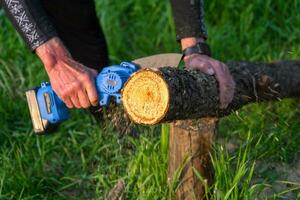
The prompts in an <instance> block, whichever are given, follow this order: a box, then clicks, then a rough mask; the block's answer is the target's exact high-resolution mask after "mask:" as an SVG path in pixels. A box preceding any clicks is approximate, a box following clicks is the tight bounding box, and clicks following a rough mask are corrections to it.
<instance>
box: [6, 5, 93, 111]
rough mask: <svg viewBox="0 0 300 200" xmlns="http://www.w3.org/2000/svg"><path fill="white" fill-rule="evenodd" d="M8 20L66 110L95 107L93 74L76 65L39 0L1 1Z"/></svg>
mask: <svg viewBox="0 0 300 200" xmlns="http://www.w3.org/2000/svg"><path fill="white" fill-rule="evenodd" d="M0 3H1V5H2V6H3V7H4V9H5V11H6V13H7V15H8V17H9V18H10V20H11V21H12V23H13V25H14V26H15V28H16V29H17V30H18V32H19V33H20V35H21V36H22V38H23V39H24V40H25V42H26V43H27V45H28V46H29V48H30V49H31V50H32V51H35V52H36V54H37V55H38V56H39V58H40V59H41V61H42V62H43V64H44V67H45V70H46V72H47V74H48V76H49V79H50V82H51V85H52V88H53V90H54V91H55V92H56V94H57V95H58V96H59V97H60V98H61V99H62V100H63V101H64V102H65V103H66V105H67V106H68V107H69V108H72V107H77V108H87V107H89V106H91V105H94V106H95V105H97V103H98V101H97V98H98V97H97V92H96V88H95V84H94V78H95V76H96V75H97V72H96V70H92V69H89V68H87V67H85V66H83V65H82V64H80V63H78V62H76V61H75V60H74V59H73V58H72V56H71V55H70V53H69V51H68V50H67V48H66V47H65V46H64V44H63V43H62V41H61V40H60V39H59V38H58V37H57V33H56V31H55V28H54V25H53V24H52V23H51V21H50V20H49V19H48V16H47V14H46V13H45V10H44V8H43V6H42V4H41V3H40V1H39V0H0Z"/></svg>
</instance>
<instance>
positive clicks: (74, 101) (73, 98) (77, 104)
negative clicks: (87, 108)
mask: <svg viewBox="0 0 300 200" xmlns="http://www.w3.org/2000/svg"><path fill="white" fill-rule="evenodd" d="M70 99H71V101H72V104H73V105H74V106H75V108H81V106H80V101H79V99H78V96H77V95H72V96H71V97H70Z"/></svg>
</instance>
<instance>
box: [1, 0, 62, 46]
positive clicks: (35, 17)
mask: <svg viewBox="0 0 300 200" xmlns="http://www.w3.org/2000/svg"><path fill="white" fill-rule="evenodd" d="M0 3H1V5H2V6H3V8H4V9H5V11H6V13H7V15H8V17H9V18H10V20H11V21H12V23H13V25H14V26H15V27H16V29H17V31H18V32H19V33H20V34H21V36H22V37H23V39H24V40H25V41H26V43H27V45H28V46H29V48H30V49H31V50H35V49H36V48H37V47H39V46H40V45H41V44H43V43H45V42H46V41H48V40H49V39H51V38H53V37H54V36H56V32H55V29H54V26H53V25H52V23H51V22H50V20H49V19H48V17H47V15H46V13H45V11H44V9H43V7H42V5H41V2H40V1H39V0H1V1H0Z"/></svg>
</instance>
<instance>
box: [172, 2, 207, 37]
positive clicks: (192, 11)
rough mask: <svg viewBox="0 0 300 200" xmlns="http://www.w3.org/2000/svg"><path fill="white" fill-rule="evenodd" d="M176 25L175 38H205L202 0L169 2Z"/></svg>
mask: <svg viewBox="0 0 300 200" xmlns="http://www.w3.org/2000/svg"><path fill="white" fill-rule="evenodd" d="M171 5H172V10H173V16H174V20H175V25H176V38H177V40H180V39H182V38H186V37H203V38H205V39H206V38H207V33H206V28H205V24H204V8H203V6H204V4H203V0H171Z"/></svg>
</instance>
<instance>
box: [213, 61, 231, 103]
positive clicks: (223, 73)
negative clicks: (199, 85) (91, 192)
mask: <svg viewBox="0 0 300 200" xmlns="http://www.w3.org/2000/svg"><path fill="white" fill-rule="evenodd" d="M214 69H215V75H216V79H217V80H218V83H219V92H220V107H221V108H222V109H224V108H226V107H227V106H228V104H229V103H230V102H231V101H232V99H233V95H234V86H235V83H234V81H233V79H232V76H231V74H230V72H229V70H228V69H227V66H226V65H225V64H220V65H219V66H216V65H214Z"/></svg>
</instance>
